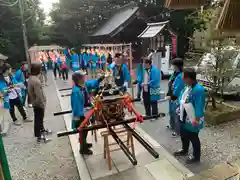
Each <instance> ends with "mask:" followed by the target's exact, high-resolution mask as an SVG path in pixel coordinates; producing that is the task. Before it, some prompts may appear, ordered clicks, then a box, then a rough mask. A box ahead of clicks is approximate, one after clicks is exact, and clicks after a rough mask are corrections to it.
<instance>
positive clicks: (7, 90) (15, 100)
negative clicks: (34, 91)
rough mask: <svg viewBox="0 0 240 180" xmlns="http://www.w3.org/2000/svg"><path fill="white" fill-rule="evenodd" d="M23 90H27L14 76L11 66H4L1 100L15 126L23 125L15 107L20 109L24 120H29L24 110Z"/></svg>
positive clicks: (0, 86) (0, 81) (0, 79)
mask: <svg viewBox="0 0 240 180" xmlns="http://www.w3.org/2000/svg"><path fill="white" fill-rule="evenodd" d="M22 88H25V86H24V84H23V83H22V82H18V81H17V80H16V79H15V76H13V75H12V72H11V66H10V65H9V64H4V65H3V67H2V72H1V74H0V98H2V99H3V105H4V108H5V109H8V110H9V112H10V116H11V118H12V120H13V123H14V124H15V125H21V123H20V122H19V121H18V119H17V117H16V115H15V106H16V107H17V108H18V110H19V112H20V114H21V116H22V118H23V120H25V121H26V120H27V114H26V112H25V110H24V108H23V97H22V94H21V89H22Z"/></svg>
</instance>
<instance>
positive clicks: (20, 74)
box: [14, 69, 27, 99]
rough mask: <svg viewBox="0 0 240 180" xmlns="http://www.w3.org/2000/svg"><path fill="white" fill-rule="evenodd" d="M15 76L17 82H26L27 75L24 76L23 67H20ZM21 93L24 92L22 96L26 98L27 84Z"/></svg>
mask: <svg viewBox="0 0 240 180" xmlns="http://www.w3.org/2000/svg"><path fill="white" fill-rule="evenodd" d="M14 77H15V80H16V81H17V83H21V84H25V77H24V74H23V71H22V70H21V69H18V70H17V71H16V72H15V76H14ZM21 93H22V97H23V99H24V98H25V96H26V95H27V94H26V93H27V92H26V87H25V86H23V88H21Z"/></svg>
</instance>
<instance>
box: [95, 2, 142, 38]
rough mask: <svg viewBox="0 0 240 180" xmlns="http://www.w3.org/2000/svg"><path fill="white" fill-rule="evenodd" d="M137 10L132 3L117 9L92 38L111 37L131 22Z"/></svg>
mask: <svg viewBox="0 0 240 180" xmlns="http://www.w3.org/2000/svg"><path fill="white" fill-rule="evenodd" d="M138 10H139V7H138V6H137V5H136V4H135V3H134V2H131V3H129V4H127V5H125V6H123V7H121V8H119V9H118V11H117V12H116V13H115V14H114V15H113V16H112V17H111V18H110V19H108V20H107V21H106V22H105V24H103V26H102V27H101V28H100V29H98V30H97V31H96V32H95V33H94V34H93V35H92V36H107V35H110V36H113V34H114V35H115V34H117V33H119V32H120V31H122V30H123V29H124V28H125V27H126V26H127V25H128V24H129V23H130V22H131V18H132V17H133V16H134V15H135V14H136V13H137V12H138Z"/></svg>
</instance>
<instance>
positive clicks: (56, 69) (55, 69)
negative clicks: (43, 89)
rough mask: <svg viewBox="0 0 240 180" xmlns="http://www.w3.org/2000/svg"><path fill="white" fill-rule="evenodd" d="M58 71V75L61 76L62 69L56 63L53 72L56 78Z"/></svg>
mask: <svg viewBox="0 0 240 180" xmlns="http://www.w3.org/2000/svg"><path fill="white" fill-rule="evenodd" d="M57 71H58V76H59V77H61V71H60V69H59V67H58V66H57V65H55V66H54V68H53V74H54V77H55V78H56V77H57Z"/></svg>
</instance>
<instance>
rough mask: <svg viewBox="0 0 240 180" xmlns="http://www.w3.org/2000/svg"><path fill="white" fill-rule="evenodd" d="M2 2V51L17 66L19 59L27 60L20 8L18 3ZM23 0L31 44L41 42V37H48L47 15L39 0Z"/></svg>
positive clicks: (0, 14) (0, 30) (0, 15)
mask: <svg viewBox="0 0 240 180" xmlns="http://www.w3.org/2000/svg"><path fill="white" fill-rule="evenodd" d="M14 1H15V0H14ZM2 2H3V1H1V2H0V27H1V28H0V53H2V54H4V55H6V56H8V57H9V60H8V62H9V63H10V64H12V65H13V66H16V64H17V62H18V61H23V60H26V58H25V51H24V43H23V34H22V23H21V18H20V10H19V6H18V4H16V5H14V6H5V5H3V4H2ZM11 2H13V0H12V1H10V3H11ZM23 2H24V4H23V7H24V19H25V20H26V27H27V35H28V41H29V46H32V45H33V44H40V43H41V38H43V37H44V38H46V37H45V33H44V32H45V27H44V20H45V16H44V14H43V11H42V10H41V9H40V8H39V0H24V1H23Z"/></svg>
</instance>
